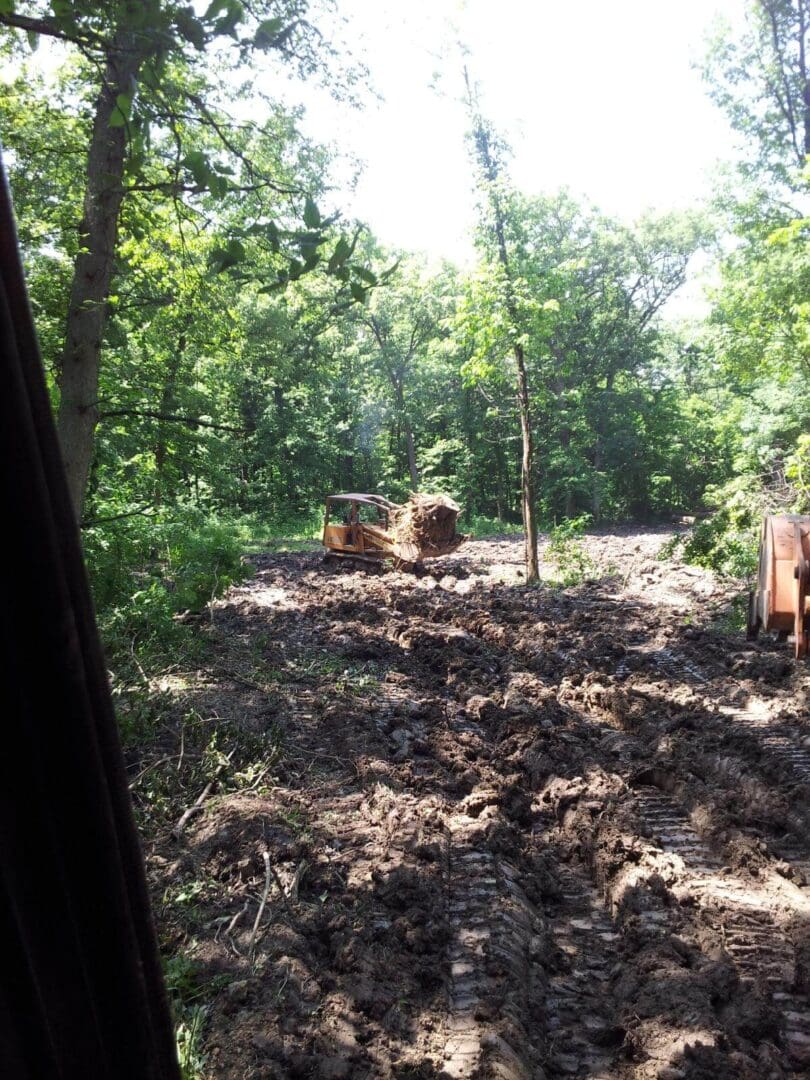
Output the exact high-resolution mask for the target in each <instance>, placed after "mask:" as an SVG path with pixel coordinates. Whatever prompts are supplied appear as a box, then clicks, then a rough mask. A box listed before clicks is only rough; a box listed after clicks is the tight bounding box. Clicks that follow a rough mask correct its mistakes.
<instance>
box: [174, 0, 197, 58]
mask: <svg viewBox="0 0 810 1080" xmlns="http://www.w3.org/2000/svg"><path fill="white" fill-rule="evenodd" d="M174 25H175V26H176V27H177V32H178V33H179V34H180V36H181V37H183V38H185V39H186V41H188V42H190V43H191V44H192V45H193V46H194V48H195V49H197V50H198V51H200V52H202V50H203V49H204V48H205V27H204V26H203V24H202V23H201V22H200V20H199V19H198V18H197V16H196V15H195V14H194V9H193V8H191V7H183V8H178V9H177V11H175V13H174Z"/></svg>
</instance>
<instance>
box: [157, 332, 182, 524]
mask: <svg viewBox="0 0 810 1080" xmlns="http://www.w3.org/2000/svg"><path fill="white" fill-rule="evenodd" d="M185 351H186V335H185V332H184V333H182V334H181V335H180V337H179V338H178V340H177V349H176V350H175V351H174V352H173V353H172V356H171V359H170V360H169V366H168V369H167V371H166V379H165V381H164V383H163V391H162V393H161V395H160V410H159V411H160V412H161V413H162V414H163V415H164V416H167V415H170V414H171V413H173V412H174V406H175V400H176V390H177V374H178V372H179V370H180V364H181V363H182V360H183V356H184V354H185ZM167 443H168V425H167V423H166V421H164V420H159V421H158V426H157V438H156V440H155V494H154V499H155V506H160V505H161V504H162V502H163V497H164V495H165V494H166V490H165V485H166V459H167V456H168V445H167ZM171 494H172V495H173V494H174V492H171Z"/></svg>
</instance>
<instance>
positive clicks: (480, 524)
mask: <svg viewBox="0 0 810 1080" xmlns="http://www.w3.org/2000/svg"><path fill="white" fill-rule="evenodd" d="M461 528H462V531H463V532H466V533H469V534H470V535H471V536H474V537H475V538H476V539H481V538H483V537H486V536H518V535H519V534H521V533H522V532H523V525H522V524H520V523H515V522H513V521H504V520H503V519H502V518H497V517H486V515H484V514H469V515H464V516H463V517H462V525H461Z"/></svg>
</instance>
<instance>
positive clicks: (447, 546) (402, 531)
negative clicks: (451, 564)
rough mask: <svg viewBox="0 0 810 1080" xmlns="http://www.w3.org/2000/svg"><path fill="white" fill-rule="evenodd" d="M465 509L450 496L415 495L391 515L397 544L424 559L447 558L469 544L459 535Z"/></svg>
mask: <svg viewBox="0 0 810 1080" xmlns="http://www.w3.org/2000/svg"><path fill="white" fill-rule="evenodd" d="M460 513H461V507H460V506H459V505H458V504H457V503H455V502H453V500H452V499H450V498H448V497H447V496H446V495H421V494H419V495H417V494H414V495H411V496H410V497H409V499H408V501H407V502H406V503H405V504H404V505H403V506H400V507H398V508H397V509H396V510H395V511H394V512H393V513H392V515H391V518H392V520H391V529H392V532H393V535H394V539H395V540H396V543H397V544H398V545H400V546H401V547H403V548H414V549H416V550H418V552H419V557H420V558H430V557H432V556H437V555H447V554H449V553H450V552H452V551H455V550H456V548H457V547H458V546H459V545H460V544H461V543H462V542H463V541H464V540H466V537H465V536H464V535H462V534H461V533H457V532H456V522H457V521H458V515H459V514H460Z"/></svg>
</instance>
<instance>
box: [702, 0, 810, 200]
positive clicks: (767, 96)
mask: <svg viewBox="0 0 810 1080" xmlns="http://www.w3.org/2000/svg"><path fill="white" fill-rule="evenodd" d="M809 35H810V0H748V3H747V10H746V22H745V27H744V29H743V31H742V32H741V33H740V34H738V35H736V36H734V35H732V33H731V32H730V31H729V29H728V27H726V26H721V27H720V28H719V29H718V31H717V33H716V34H715V36H714V40H713V41H712V43H711V47H710V50H709V53H708V56H707V58H706V62H705V66H704V77H705V79H706V81H707V83H708V87H709V94H710V95H711V97H712V98H713V99H714V101H716V102H717V104H718V105H720V107H721V108H722V109H723V110H724V112H725V113H726V114H727V116H728V117H729V120H730V121H731V123H732V125H733V127H734V128H735V129H736V130H737V131H738V132H739V133H740V134H741V135H742V136H743V137H744V139H745V146H746V150H745V153H746V162H745V164H746V169H747V170H748V171H751V170H753V171H754V172H757V173H760V174H762V175H765V176H769V177H771V178H772V179H776V180H777V181H778V182H779V184H786V185H787V186H788V187H790V188H794V189H795V188H796V187H800V186H802V183H801V179H800V176H801V171H802V169H803V168H804V165H805V163H806V160H807V156H808V154H810V55H809V54H808V50H809V49H810V36H809ZM752 150H753V152H754V155H755V156H754V157H753V158H751V156H750V154H751V151H752Z"/></svg>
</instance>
